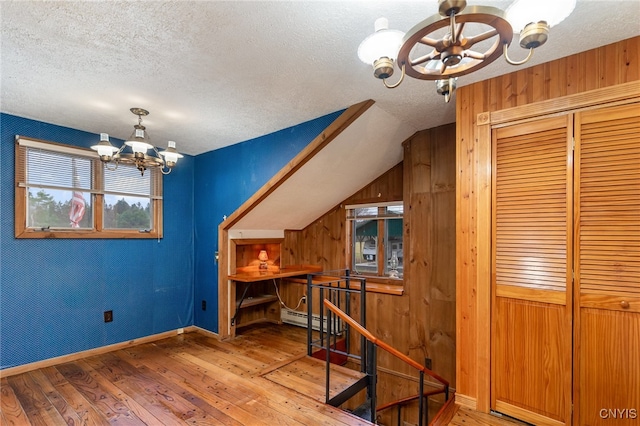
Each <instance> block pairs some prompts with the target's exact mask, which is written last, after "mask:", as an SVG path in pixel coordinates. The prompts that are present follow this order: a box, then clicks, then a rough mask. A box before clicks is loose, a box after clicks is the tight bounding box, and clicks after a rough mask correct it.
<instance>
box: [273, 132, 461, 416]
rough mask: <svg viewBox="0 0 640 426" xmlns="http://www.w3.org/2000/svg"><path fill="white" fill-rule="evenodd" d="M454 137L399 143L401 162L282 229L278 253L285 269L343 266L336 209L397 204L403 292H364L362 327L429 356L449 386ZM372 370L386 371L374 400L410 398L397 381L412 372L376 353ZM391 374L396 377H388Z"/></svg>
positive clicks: (341, 222)
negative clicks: (311, 218) (304, 222)
mask: <svg viewBox="0 0 640 426" xmlns="http://www.w3.org/2000/svg"><path fill="white" fill-rule="evenodd" d="M454 139H455V125H453V124H450V125H446V126H441V127H438V128H435V129H430V130H425V131H422V132H418V133H416V134H415V135H414V136H412V137H411V138H410V139H408V140H407V141H405V142H404V143H403V145H404V160H403V162H402V163H401V164H399V165H397V166H396V167H394V168H392V169H391V170H389V171H388V172H387V173H385V174H384V175H382V176H381V177H379V178H378V179H376V180H375V181H374V182H372V183H371V184H370V185H368V186H367V187H365V188H363V189H362V190H360V191H358V192H357V193H356V194H354V195H353V196H351V197H350V198H349V199H347V200H345V201H344V202H343V203H342V204H341V205H340V206H337V207H336V208H335V209H333V210H332V211H330V212H328V213H326V214H325V215H324V216H322V217H321V218H319V219H318V220H317V221H316V222H314V223H313V224H311V225H310V226H308V227H307V228H305V229H304V230H301V231H287V232H285V240H284V243H283V250H282V253H283V262H284V263H285V264H319V265H321V266H322V267H323V269H325V270H331V269H341V268H344V267H345V265H346V258H347V253H346V250H345V246H346V242H345V226H347V224H346V221H345V211H344V205H347V204H354V203H363V202H374V201H380V202H383V201H395V200H399V199H403V200H404V206H405V208H404V211H405V214H404V241H405V244H404V253H405V259H406V261H405V267H404V273H405V279H404V295H402V296H395V295H388V294H379V293H369V294H368V296H367V328H368V329H369V330H371V332H373V333H374V334H375V335H376V336H378V337H379V338H381V339H382V340H384V341H385V342H386V343H388V344H390V345H392V346H393V347H395V348H397V349H398V350H400V351H401V352H403V353H405V354H408V355H409V356H411V357H412V358H413V359H415V360H417V361H419V362H421V363H422V362H424V358H426V357H429V358H431V359H432V360H433V369H434V371H436V372H437V373H438V374H440V375H442V376H443V377H445V378H446V379H447V380H450V381H451V383H452V384H453V383H455V303H456V302H455V234H454V233H455V215H454V211H455V144H454ZM291 287H292V286H287V287H286V288H284V287H283V290H282V293H283V298H284V299H285V300H286V301H287V303H297V300H298V298H299V297H300V294H301V293H300V289H297V290H296V289H291V290H289V289H290V288H291ZM288 292H291V293H292V294H288ZM294 306H295V304H294ZM356 311H357V307H356ZM355 315H358V313H357V312H356V314H355ZM379 365H380V367H382V368H383V369H385V371H391V372H392V373H391V374H385V376H384V377H382V378H384V379H385V383H384V384H381V386H380V387H379V389H378V392H379V395H378V401H379V403H384V402H386V401H390V400H392V399H397V398H400V397H403V396H408V395H409V394H412V393H415V390H416V389H417V388H416V386H415V385H412V386H410V387H411V388H412V390H411V391H407V382H406V380H404V381H403V380H400V379H399V378H397V376H398V375H401V374H409V373H412V371H411V369H407V368H406V365H403V364H401V363H400V362H399V361H397V360H396V359H395V358H392V357H390V356H389V355H388V354H386V353H384V352H379ZM393 372H395V373H397V374H396V379H395V380H394V374H393ZM382 378H381V379H382ZM389 414H392V413H389ZM393 414H394V413H393ZM394 415H395V414H394Z"/></svg>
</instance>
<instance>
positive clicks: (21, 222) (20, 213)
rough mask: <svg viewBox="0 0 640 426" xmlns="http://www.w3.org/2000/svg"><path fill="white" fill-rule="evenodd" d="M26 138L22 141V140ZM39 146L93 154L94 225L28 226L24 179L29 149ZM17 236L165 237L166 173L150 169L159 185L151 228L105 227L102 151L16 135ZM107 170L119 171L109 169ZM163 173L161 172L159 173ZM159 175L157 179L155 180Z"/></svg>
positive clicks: (151, 199)
mask: <svg viewBox="0 0 640 426" xmlns="http://www.w3.org/2000/svg"><path fill="white" fill-rule="evenodd" d="M21 142H22V143H21ZM29 147H31V148H33V147H39V148H40V149H43V150H49V151H51V152H54V153H64V154H67V155H77V156H79V157H82V158H85V159H86V158H90V159H92V161H93V165H92V172H91V173H92V181H93V183H92V188H91V192H90V197H91V204H92V209H93V224H92V228H91V229H89V228H78V229H74V228H53V229H37V228H32V227H27V209H28V194H29V190H28V189H29V188H28V186H27V185H26V184H25V183H24V182H23V181H26V179H25V178H26V172H25V170H26V161H27V156H26V149H27V148H29ZM14 165H15V185H14V189H15V205H14V210H15V238H17V239H22V238H34V239H39V238H77V239H83V238H87V239H89V238H113V239H161V238H163V231H162V229H163V222H162V218H163V211H162V205H163V203H162V193H163V189H162V173H160V171H159V170H157V169H155V168H149V169H147V170H146V172H147V173H153V174H155V175H151V179H152V181H153V185H154V186H155V192H156V194H155V195H152V196H150V197H149V202H150V203H151V210H152V218H151V221H152V228H151V229H148V230H147V229H145V230H140V229H117V228H104V220H103V219H104V215H103V213H104V207H105V206H104V198H105V197H104V196H105V194H104V173H105V166H104V165H103V164H102V162H101V161H100V158H99V156H98V154H97V153H96V152H95V151H93V150H90V149H88V148H82V147H77V146H73V145H67V144H62V143H57V142H50V141H45V140H41V139H35V138H30V137H25V136H20V135H16V136H15V158H14ZM107 173H117V169H116V170H115V171H112V170H108V171H107ZM158 175H159V176H158ZM154 179H155V181H154Z"/></svg>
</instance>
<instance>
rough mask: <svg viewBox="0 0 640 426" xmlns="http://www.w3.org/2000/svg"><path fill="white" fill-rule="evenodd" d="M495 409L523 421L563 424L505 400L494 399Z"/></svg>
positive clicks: (561, 425)
mask: <svg viewBox="0 0 640 426" xmlns="http://www.w3.org/2000/svg"><path fill="white" fill-rule="evenodd" d="M496 411H498V412H501V413H504V412H508V413H513V415H514V416H515V417H516V418H518V419H520V420H524V421H525V422H529V423H532V424H534V425H539V426H565V423H563V422H559V421H557V420H553V419H550V418H548V417H545V416H543V415H540V414H535V413H532V412H531V411H527V410H524V409H522V408H520V407H516V406H515V405H511V404H507V403H505V402H501V401H496Z"/></svg>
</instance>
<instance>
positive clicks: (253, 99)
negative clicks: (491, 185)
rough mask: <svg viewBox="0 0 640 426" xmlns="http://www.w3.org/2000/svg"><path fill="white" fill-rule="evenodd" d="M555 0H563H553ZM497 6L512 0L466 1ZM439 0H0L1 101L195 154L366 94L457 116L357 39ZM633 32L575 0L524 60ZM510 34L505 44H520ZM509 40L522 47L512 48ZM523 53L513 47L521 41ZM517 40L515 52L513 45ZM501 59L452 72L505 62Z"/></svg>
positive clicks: (388, 104)
mask: <svg viewBox="0 0 640 426" xmlns="http://www.w3.org/2000/svg"><path fill="white" fill-rule="evenodd" d="M558 1H563V0H558ZM468 3H469V4H470V5H473V4H483V5H490V6H497V7H502V8H506V6H507V5H508V4H509V3H510V2H509V1H473V0H469V1H468ZM436 11H437V1H436V0H430V1H413V2H400V1H342V2H337V1H331V2H327V1H304V2H303V1H295V2H294V1H278V2H275V1H260V2H240V1H227V2H219V1H198V2H192V1H141V2H138V1H136V2H126V1H97V2H66V1H48V2H42V1H26V2H25V1H6V0H5V1H1V2H0V19H1V23H2V34H1V36H2V38H1V46H0V47H1V60H2V62H1V68H0V71H1V95H2V98H1V101H0V102H1V104H0V108H1V110H2V111H3V112H6V113H10V114H15V115H19V116H23V117H28V118H33V119H37V120H42V121H45V122H50V123H54V124H59V125H63V126H69V127H73V128H77V129H82V130H86V131H90V132H95V133H98V132H107V133H110V134H111V135H113V136H115V137H118V138H125V137H127V136H128V135H129V134H130V133H131V130H132V129H133V128H132V125H133V124H134V123H135V120H136V117H135V116H133V115H132V114H131V113H130V112H129V108H131V107H134V106H135V107H143V108H146V109H148V110H150V112H151V114H150V115H149V117H147V118H146V119H145V121H144V123H145V124H146V125H147V127H148V130H149V133H150V135H151V138H152V141H153V142H154V143H155V144H156V145H158V146H160V147H164V146H166V141H167V140H175V141H176V142H177V144H178V150H179V151H181V152H184V153H188V154H199V153H202V152H206V151H210V150H213V149H216V148H220V147H223V146H226V145H230V144H234V143H237V142H241V141H245V140H248V139H251V138H255V137H258V136H261V135H265V134H268V133H271V132H273V131H276V130H280V129H283V128H286V127H289V126H292V125H295V124H298V123H301V122H304V121H307V120H311V119H314V118H317V117H319V116H322V115H324V114H327V113H330V112H333V111H336V110H340V109H343V108H346V107H348V106H350V105H352V104H355V103H357V102H360V101H363V100H365V99H374V100H375V101H376V105H377V106H378V107H380V108H381V109H383V110H384V111H386V112H388V113H389V114H392V115H394V116H396V117H397V118H398V119H399V120H401V121H402V122H404V123H407V124H408V125H409V126H410V127H411V128H414V129H425V128H430V127H434V126H437V125H440V124H444V123H448V122H452V121H454V120H455V117H454V113H455V107H454V102H455V98H454V101H453V102H452V103H450V104H447V105H445V104H444V103H443V101H442V98H441V97H440V96H438V95H436V93H435V86H434V83H433V82H426V81H418V80H413V79H410V78H409V79H407V81H405V82H404V83H403V84H402V85H401V86H400V87H399V88H397V89H395V90H388V89H385V88H384V87H383V86H382V84H381V82H380V81H377V80H375V79H374V78H373V77H372V75H371V74H372V72H371V69H370V67H369V66H367V65H365V64H363V63H361V62H360V61H359V60H358V58H357V56H356V51H357V48H358V45H359V43H360V41H361V40H362V39H364V37H366V36H367V35H369V34H370V33H371V32H372V30H373V22H374V21H375V19H376V18H378V17H380V16H386V17H387V18H389V22H390V26H391V27H392V28H396V29H400V30H403V31H407V30H408V29H409V28H411V27H412V26H413V25H414V24H416V23H417V22H419V21H421V20H422V19H424V18H426V17H428V16H430V15H432V14H434V13H436ZM638 34H640V2H639V1H638V0H617V1H593V0H578V5H577V7H576V10H575V12H574V13H573V14H572V15H571V16H570V17H569V18H568V19H567V20H565V21H564V22H563V23H561V24H560V25H558V26H557V27H554V28H553V29H552V32H551V36H550V40H549V42H548V43H547V44H546V45H545V46H543V47H542V48H540V49H538V51H536V52H535V54H534V59H533V61H532V62H531V64H536V63H541V62H546V61H549V60H552V59H556V58H559V57H562V56H566V55H569V54H572V53H575V52H578V51H583V50H587V49H590V48H594V47H597V46H600V45H604V44H608V43H611V42H614V41H616V40H620V39H624V38H629V37H632V36H636V35H638ZM515 44H516V43H514V45H515ZM516 50H517V49H516ZM517 53H520V52H517ZM517 53H515V52H514V55H517ZM512 70H513V68H512V67H511V66H508V65H506V64H505V63H504V61H502V60H501V59H500V60H499V61H497V62H495V63H493V64H491V65H489V66H488V67H486V68H485V69H483V70H481V71H479V72H477V73H474V74H472V75H469V76H466V77H463V78H461V79H460V80H459V84H460V85H465V84H469V83H470V82H473V81H477V80H480V79H485V78H488V77H491V76H494V75H499V74H504V73H507V72H510V71H512Z"/></svg>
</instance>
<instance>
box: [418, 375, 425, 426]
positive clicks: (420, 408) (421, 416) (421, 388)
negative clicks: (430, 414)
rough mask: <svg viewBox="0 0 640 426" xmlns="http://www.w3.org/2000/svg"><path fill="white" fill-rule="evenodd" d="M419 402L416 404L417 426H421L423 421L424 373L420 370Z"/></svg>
mask: <svg viewBox="0 0 640 426" xmlns="http://www.w3.org/2000/svg"><path fill="white" fill-rule="evenodd" d="M419 389H420V393H419V394H418V395H420V400H419V402H418V412H419V414H418V415H419V419H418V426H422V421H423V419H424V371H422V370H420V388H419Z"/></svg>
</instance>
